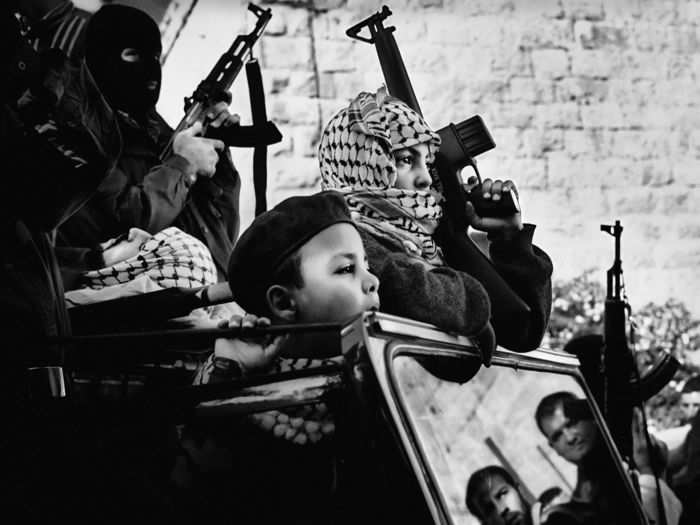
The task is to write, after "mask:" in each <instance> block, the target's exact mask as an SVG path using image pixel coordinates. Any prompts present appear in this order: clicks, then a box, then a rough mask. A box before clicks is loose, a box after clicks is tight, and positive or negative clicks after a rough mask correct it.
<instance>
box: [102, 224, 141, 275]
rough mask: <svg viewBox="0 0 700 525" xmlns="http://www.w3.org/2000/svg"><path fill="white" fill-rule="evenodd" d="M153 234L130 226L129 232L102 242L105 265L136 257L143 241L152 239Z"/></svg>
mask: <svg viewBox="0 0 700 525" xmlns="http://www.w3.org/2000/svg"><path fill="white" fill-rule="evenodd" d="M151 237H152V235H151V234H150V233H148V232H147V231H144V230H141V229H140V228H130V229H129V233H128V234H126V235H120V236H119V237H115V238H113V239H109V240H108V241H105V242H103V243H102V244H100V247H101V248H102V259H103V260H104V265H105V266H113V265H115V264H117V263H119V262H121V261H126V260H127V259H130V258H131V257H135V256H136V255H137V254H138V253H139V250H140V249H141V246H142V245H143V243H145V242H146V241H147V240H148V239H150V238H151Z"/></svg>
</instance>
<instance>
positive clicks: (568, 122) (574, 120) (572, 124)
mask: <svg viewBox="0 0 700 525" xmlns="http://www.w3.org/2000/svg"><path fill="white" fill-rule="evenodd" d="M581 109H582V108H579V106H578V105H577V104H571V103H568V104H547V105H539V106H535V110H536V114H535V122H536V125H537V127H540V128H544V129H547V128H564V129H570V128H579V127H581V125H582V119H581Z"/></svg>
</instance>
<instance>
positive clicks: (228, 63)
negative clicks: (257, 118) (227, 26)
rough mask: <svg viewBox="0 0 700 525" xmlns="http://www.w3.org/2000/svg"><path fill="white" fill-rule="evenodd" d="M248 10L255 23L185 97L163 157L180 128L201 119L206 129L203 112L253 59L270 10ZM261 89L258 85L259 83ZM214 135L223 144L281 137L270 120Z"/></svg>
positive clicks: (257, 142)
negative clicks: (182, 112) (178, 121)
mask: <svg viewBox="0 0 700 525" xmlns="http://www.w3.org/2000/svg"><path fill="white" fill-rule="evenodd" d="M248 10H249V11H251V12H252V13H253V14H254V15H255V16H256V17H257V22H256V23H255V27H254V28H253V30H252V31H251V32H250V33H248V34H244V35H238V36H236V38H235V40H234V41H233V44H231V47H230V48H229V49H228V51H226V52H225V53H224V54H223V55H221V57H220V58H219V60H218V61H217V62H216V64H215V65H214V67H213V68H212V70H211V71H210V72H209V74H208V75H207V76H206V77H205V78H204V80H202V81H201V82H200V83H199V85H198V86H197V89H195V91H194V93H192V95H190V96H189V97H187V98H185V108H186V111H185V116H184V117H183V118H182V120H181V121H180V123H179V124H178V125H177V127H176V128H175V131H174V132H173V135H172V137H171V138H170V141H169V142H168V144H167V145H166V146H165V148H164V149H163V151H162V152H161V154H160V158H161V160H164V159H165V158H167V157H168V156H169V155H170V154H171V153H172V148H173V138H174V137H175V135H176V134H177V133H179V132H180V131H182V130H184V129H186V128H189V127H190V126H192V125H193V124H194V123H195V122H201V123H202V127H203V131H206V126H207V122H206V114H207V111H208V110H209V109H210V108H211V107H212V106H213V105H215V104H216V103H217V102H219V101H220V100H221V97H222V96H223V95H224V94H226V93H228V91H229V89H230V88H231V85H232V84H233V82H234V80H236V77H237V76H238V74H239V73H240V72H241V69H243V66H244V65H246V64H247V63H249V62H252V61H254V60H255V59H254V58H252V51H253V46H254V45H255V43H256V42H257V41H258V39H259V38H260V37H261V36H262V34H263V32H264V31H265V27H266V26H267V24H268V22H269V21H270V18H272V13H271V10H270V9H263V8H261V7H258V6H256V5H255V4H252V3H251V4H248ZM260 87H261V88H262V86H260ZM216 138H220V139H222V140H223V141H224V142H225V143H226V145H227V146H238V147H251V146H256V145H269V144H275V143H276V142H279V141H280V140H282V135H281V133H280V132H279V130H278V129H277V126H275V124H274V123H272V122H269V121H268V122H265V123H262V124H258V125H253V126H234V127H233V129H232V130H229V131H226V132H225V133H224V132H223V131H222V132H217V133H216Z"/></svg>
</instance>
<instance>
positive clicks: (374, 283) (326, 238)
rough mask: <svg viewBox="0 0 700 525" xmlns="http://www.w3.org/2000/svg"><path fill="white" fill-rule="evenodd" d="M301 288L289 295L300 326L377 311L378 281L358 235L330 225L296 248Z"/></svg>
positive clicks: (348, 227)
mask: <svg viewBox="0 0 700 525" xmlns="http://www.w3.org/2000/svg"><path fill="white" fill-rule="evenodd" d="M299 255H300V257H301V276H302V279H303V282H304V285H303V286H302V287H301V288H293V289H292V290H291V291H290V293H291V295H292V298H293V299H294V302H295V303H296V305H297V319H296V320H297V321H298V322H301V323H314V322H336V321H346V320H348V319H349V318H350V317H353V316H355V315H358V314H360V313H362V312H364V311H366V310H373V309H378V308H379V294H378V290H379V280H378V279H377V278H376V277H375V276H374V275H373V274H372V273H370V272H369V268H368V264H367V255H366V254H365V248H364V246H363V244H362V239H361V237H360V234H359V233H358V232H357V230H356V229H355V227H354V226H352V225H351V224H348V223H338V224H334V225H333V226H330V227H328V228H326V229H325V230H323V231H322V232H320V233H319V234H317V235H316V236H314V237H312V238H311V240H309V241H308V242H307V243H306V244H304V245H303V246H302V247H301V248H300V249H299Z"/></svg>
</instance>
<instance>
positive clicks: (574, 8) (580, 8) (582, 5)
mask: <svg viewBox="0 0 700 525" xmlns="http://www.w3.org/2000/svg"><path fill="white" fill-rule="evenodd" d="M562 7H563V8H564V16H565V17H567V18H573V19H579V18H582V19H584V20H602V19H603V18H605V11H604V10H603V1H602V0H562Z"/></svg>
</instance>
